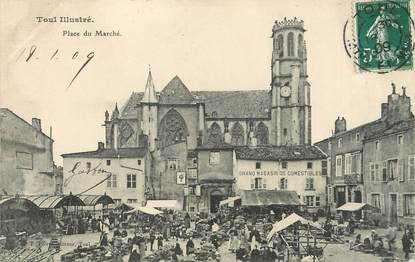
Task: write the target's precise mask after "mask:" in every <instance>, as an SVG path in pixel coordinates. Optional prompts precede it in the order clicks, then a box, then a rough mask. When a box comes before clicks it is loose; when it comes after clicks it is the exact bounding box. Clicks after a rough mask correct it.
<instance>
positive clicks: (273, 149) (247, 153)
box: [235, 145, 326, 161]
mask: <svg viewBox="0 0 415 262" xmlns="http://www.w3.org/2000/svg"><path fill="white" fill-rule="evenodd" d="M235 154H236V158H237V159H243V160H275V161H278V160H312V159H325V158H326V155H325V154H324V153H323V152H322V151H321V150H320V149H318V148H317V147H316V146H309V145H307V146H260V147H237V148H235Z"/></svg>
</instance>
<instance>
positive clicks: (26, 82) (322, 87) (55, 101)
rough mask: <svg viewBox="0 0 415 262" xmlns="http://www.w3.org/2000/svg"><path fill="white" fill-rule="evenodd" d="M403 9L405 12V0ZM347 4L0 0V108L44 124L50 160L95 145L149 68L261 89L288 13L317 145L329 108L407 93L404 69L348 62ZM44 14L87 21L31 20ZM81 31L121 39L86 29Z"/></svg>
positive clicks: (352, 107)
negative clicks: (301, 42) (294, 25)
mask: <svg viewBox="0 0 415 262" xmlns="http://www.w3.org/2000/svg"><path fill="white" fill-rule="evenodd" d="M411 8H412V10H411V11H412V13H415V12H413V10H415V9H414V1H412V6H411ZM352 13H353V11H352V2H351V1H345V0H327V1H320V0H302V1H300V0H294V1H281V0H270V1H268V0H263V1H247V0H238V1H236V0H228V1H219V0H211V1H202V0H196V1H186V0H180V1H179V0H177V1H171V0H167V1H133V0H119V1H109V0H87V1H80V0H75V1H49V0H38V1H29V0H27V1H26V0H15V1H12V0H0V39H1V40H0V46H1V48H0V77H1V78H0V107H7V108H9V109H11V110H12V111H13V112H15V113H16V114H18V115H19V116H21V117H22V118H24V119H26V120H27V121H29V122H30V121H31V118H32V117H37V118H40V119H41V120H42V128H43V130H44V132H45V133H46V134H49V131H50V126H52V130H53V132H52V137H53V139H54V140H55V143H54V158H55V159H54V160H55V162H56V163H57V164H61V163H62V158H61V157H60V155H61V154H63V153H70V152H79V151H85V150H95V149H96V147H97V142H99V141H104V128H103V126H102V124H103V122H104V112H105V110H109V111H110V112H111V111H112V110H113V108H114V106H115V103H118V104H119V105H122V104H124V103H125V102H126V100H127V99H128V98H129V96H130V94H131V93H132V92H134V91H135V92H140V91H144V87H145V83H146V78H147V74H148V68H149V65H151V70H152V74H153V79H154V82H155V86H156V90H157V91H161V90H162V88H163V87H164V86H165V85H166V84H167V83H168V82H169V81H170V80H171V79H172V78H173V77H174V76H175V75H178V76H179V77H180V78H181V79H182V80H183V82H184V83H185V85H186V86H187V87H188V88H189V89H190V90H192V91H197V90H258V89H264V90H267V89H269V88H270V87H269V84H270V79H271V65H270V62H271V51H272V40H271V38H270V36H271V30H272V26H273V24H274V21H275V20H281V19H283V18H284V17H287V18H293V17H297V18H300V19H302V20H304V27H305V29H306V33H305V41H306V46H307V54H308V74H309V79H308V82H309V83H310V84H311V105H312V140H313V142H316V141H319V140H321V139H324V138H326V137H328V136H330V134H331V132H332V130H333V129H334V120H335V119H336V118H337V117H338V116H342V117H345V118H346V121H347V126H348V128H352V127H355V126H358V125H360V124H363V123H366V122H368V121H372V120H375V119H377V118H379V116H380V104H381V103H382V102H386V99H387V95H388V94H390V92H391V82H394V83H395V84H396V86H397V87H398V90H397V91H398V92H401V90H400V88H401V86H406V87H407V94H408V95H409V96H411V97H412V99H415V71H414V70H407V71H393V72H390V73H387V74H376V73H367V72H366V73H362V72H358V71H357V70H356V68H355V67H354V65H353V61H352V60H351V59H350V58H349V57H348V56H347V54H346V52H345V49H344V46H343V37H342V30H343V27H344V25H345V23H346V21H348V20H350V19H352V18H351V16H352ZM55 16H57V17H58V18H59V17H60V16H68V17H79V16H82V17H91V19H92V20H93V22H91V23H43V22H41V23H39V22H37V21H36V17H55ZM85 30H89V31H91V32H92V33H93V34H94V32H95V31H96V30H103V31H112V30H115V31H118V30H119V32H120V33H121V34H122V36H118V37H116V36H113V37H95V36H90V37H88V36H83V33H84V32H85ZM412 30H413V29H412ZM64 31H70V32H71V33H76V32H79V33H80V36H67V35H64ZM412 32H414V31H412ZM34 47H36V50H34ZM30 50H32V51H33V50H34V52H33V54H32V56H31V57H30V58H29V56H30ZM56 50H58V51H57V53H56V54H55V56H53V54H54V53H55V52H56ZM90 52H93V57H92V55H90V57H92V58H91V59H90V60H89V62H87V61H88V58H87V55H88V54H89V53H90ZM51 57H53V58H52V59H51ZM28 58H29V59H28ZM27 59H28V61H27V62H26V60H27ZM86 62H87V64H86V65H85V66H84V68H83V69H82V70H81V72H80V73H79V74H78V76H77V77H76V78H75V80H74V81H73V83H72V84H71V85H70V86H69V87H68V85H69V83H70V82H71V80H72V78H73V77H74V76H75V74H76V73H77V72H78V70H79V69H80V68H81V67H82V65H83V64H85V63H86ZM412 105H413V102H412Z"/></svg>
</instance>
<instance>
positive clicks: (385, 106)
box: [381, 103, 388, 119]
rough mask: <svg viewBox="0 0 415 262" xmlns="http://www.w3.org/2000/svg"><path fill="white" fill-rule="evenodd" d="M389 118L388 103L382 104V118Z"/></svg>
mask: <svg viewBox="0 0 415 262" xmlns="http://www.w3.org/2000/svg"><path fill="white" fill-rule="evenodd" d="M387 116H388V103H382V105H381V118H382V119H385V118H387Z"/></svg>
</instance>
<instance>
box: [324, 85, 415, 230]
mask: <svg viewBox="0 0 415 262" xmlns="http://www.w3.org/2000/svg"><path fill="white" fill-rule="evenodd" d="M392 86H393V88H392V93H391V94H390V95H389V96H388V101H387V103H382V105H381V116H380V118H379V119H377V120H375V121H372V122H369V123H367V124H364V125H361V126H359V127H356V128H353V129H351V130H347V129H346V120H345V119H344V118H338V119H337V120H336V122H335V131H334V134H333V135H332V136H331V137H329V138H327V139H325V140H323V141H320V142H318V143H316V145H317V146H318V147H319V148H321V149H322V150H323V151H324V152H325V153H326V154H327V155H328V156H329V159H328V163H329V167H330V168H329V183H328V192H329V193H328V201H329V202H330V203H332V206H333V207H334V208H335V207H339V206H341V205H342V204H344V203H347V202H367V203H370V204H372V205H374V206H376V207H378V208H379V209H380V213H381V215H382V217H383V218H385V219H387V220H388V221H390V222H393V223H396V222H399V223H400V222H402V223H404V222H405V221H411V220H412V223H413V219H414V207H415V202H414V194H415V183H414V182H413V179H414V174H415V173H414V172H415V167H414V158H413V155H414V152H415V139H414V123H415V122H414V121H415V119H414V116H413V114H412V112H411V106H410V105H411V103H410V98H409V97H408V96H407V95H406V93H405V88H402V94H397V93H396V89H395V86H394V84H392Z"/></svg>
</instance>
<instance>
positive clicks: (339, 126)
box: [334, 117, 347, 134]
mask: <svg viewBox="0 0 415 262" xmlns="http://www.w3.org/2000/svg"><path fill="white" fill-rule="evenodd" d="M346 130H347V128H346V119H344V117H342V118H340V117H338V118H337V119H336V121H335V123H334V133H335V134H337V133H340V132H344V131H346Z"/></svg>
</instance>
